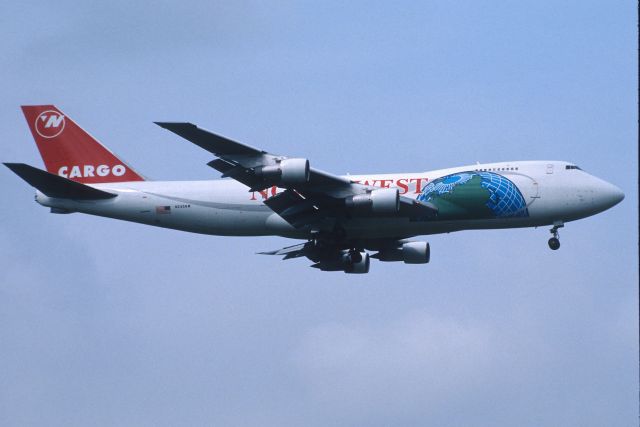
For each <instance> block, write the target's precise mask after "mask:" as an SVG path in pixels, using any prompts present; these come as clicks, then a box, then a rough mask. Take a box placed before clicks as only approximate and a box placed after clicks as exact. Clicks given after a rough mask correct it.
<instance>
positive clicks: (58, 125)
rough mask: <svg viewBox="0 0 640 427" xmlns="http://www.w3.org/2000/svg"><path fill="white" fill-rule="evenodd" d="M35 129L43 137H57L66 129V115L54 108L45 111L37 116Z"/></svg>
mask: <svg viewBox="0 0 640 427" xmlns="http://www.w3.org/2000/svg"><path fill="white" fill-rule="evenodd" d="M35 129H36V132H37V133H38V135H40V136H41V137H43V138H55V137H56V136H58V135H60V134H61V133H62V131H63V130H64V116H63V115H62V114H61V113H59V112H57V111H53V110H47V111H43V112H42V113H40V114H39V115H38V117H36V122H35Z"/></svg>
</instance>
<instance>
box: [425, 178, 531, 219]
mask: <svg viewBox="0 0 640 427" xmlns="http://www.w3.org/2000/svg"><path fill="white" fill-rule="evenodd" d="M418 200H420V201H422V202H429V203H432V204H433V205H435V206H436V207H437V208H438V216H437V219H439V220H446V219H487V218H519V217H528V216H529V212H528V210H527V203H526V201H525V198H524V197H523V196H522V193H521V192H520V190H519V189H518V187H517V186H516V185H515V184H514V183H513V182H512V181H511V180H509V179H508V178H506V177H504V176H502V175H499V174H497V173H493V172H473V171H469V172H459V173H455V174H451V175H447V176H443V177H441V178H438V179H435V180H433V181H431V182H430V183H428V184H427V185H425V186H424V188H423V189H422V192H421V193H420V195H419V196H418Z"/></svg>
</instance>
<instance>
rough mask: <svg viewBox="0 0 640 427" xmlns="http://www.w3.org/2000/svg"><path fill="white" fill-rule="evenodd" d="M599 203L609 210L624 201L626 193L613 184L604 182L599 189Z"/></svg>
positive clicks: (597, 197)
mask: <svg viewBox="0 0 640 427" xmlns="http://www.w3.org/2000/svg"><path fill="white" fill-rule="evenodd" d="M596 199H597V202H598V204H599V205H601V206H602V208H604V209H609V208H611V207H613V206H615V205H617V204H618V203H620V202H621V201H622V200H623V199H624V193H623V192H622V190H621V189H619V188H618V187H616V186H615V185H613V184H610V183H608V182H606V181H603V182H602V184H601V185H600V188H599V189H598V192H597V196H596Z"/></svg>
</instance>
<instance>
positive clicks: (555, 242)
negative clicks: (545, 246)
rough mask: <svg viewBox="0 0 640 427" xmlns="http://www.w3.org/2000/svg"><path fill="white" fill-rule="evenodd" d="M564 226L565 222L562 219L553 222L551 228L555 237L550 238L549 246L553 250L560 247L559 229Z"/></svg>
mask: <svg viewBox="0 0 640 427" xmlns="http://www.w3.org/2000/svg"><path fill="white" fill-rule="evenodd" d="M562 227H564V223H563V222H562V221H556V222H554V223H553V227H552V228H551V230H550V232H551V234H553V237H552V238H550V239H549V248H551V250H553V251H557V250H558V249H560V235H559V234H558V229H559V228H562Z"/></svg>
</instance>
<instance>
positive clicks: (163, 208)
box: [156, 206, 171, 214]
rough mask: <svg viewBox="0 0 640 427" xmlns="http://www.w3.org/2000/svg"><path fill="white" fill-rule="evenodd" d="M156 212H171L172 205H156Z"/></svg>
mask: <svg viewBox="0 0 640 427" xmlns="http://www.w3.org/2000/svg"><path fill="white" fill-rule="evenodd" d="M156 213H157V214H170V213H171V206H156Z"/></svg>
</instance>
